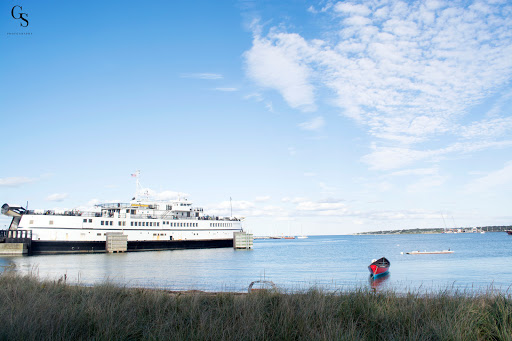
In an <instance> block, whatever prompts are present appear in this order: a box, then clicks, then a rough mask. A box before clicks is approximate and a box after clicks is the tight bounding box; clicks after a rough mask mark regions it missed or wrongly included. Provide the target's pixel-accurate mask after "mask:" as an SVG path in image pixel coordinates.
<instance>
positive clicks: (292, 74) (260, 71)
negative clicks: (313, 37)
mask: <svg viewBox="0 0 512 341" xmlns="http://www.w3.org/2000/svg"><path fill="white" fill-rule="evenodd" d="M305 50H310V48H309V46H308V43H307V42H306V41H305V40H304V39H303V38H302V37H300V36H299V35H297V34H291V35H288V34H284V35H283V34H280V33H276V32H273V33H271V34H269V35H268V36H267V37H260V36H258V35H255V36H254V40H253V46H252V48H251V49H250V50H249V51H247V52H246V53H245V59H246V64H247V73H248V75H249V77H251V78H252V79H254V80H255V81H256V82H257V83H258V84H260V85H261V86H263V87H267V88H272V89H275V90H278V91H279V92H281V94H282V96H283V97H284V99H285V100H286V102H288V104H289V105H290V106H291V107H293V108H302V109H304V110H310V109H311V108H312V107H314V94H313V86H312V85H311V84H310V82H309V78H310V73H311V70H310V67H309V66H308V65H307V63H306V62H305V61H303V60H302V57H303V55H304V53H307V52H306V51H305Z"/></svg>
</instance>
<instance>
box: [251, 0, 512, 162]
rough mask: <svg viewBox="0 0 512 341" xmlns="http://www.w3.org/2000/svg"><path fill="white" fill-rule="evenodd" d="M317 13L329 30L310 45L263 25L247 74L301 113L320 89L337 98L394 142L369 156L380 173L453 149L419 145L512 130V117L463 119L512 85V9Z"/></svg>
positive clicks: (392, 6)
mask: <svg viewBox="0 0 512 341" xmlns="http://www.w3.org/2000/svg"><path fill="white" fill-rule="evenodd" d="M310 11H311V12H313V13H314V15H316V16H321V17H320V18H321V19H323V21H322V23H323V25H322V29H324V30H323V31H321V32H319V33H318V36H317V37H312V38H311V39H305V38H304V37H302V36H301V35H299V34H297V33H287V32H283V29H281V30H280V31H279V30H278V29H277V28H271V29H270V30H269V31H268V33H267V34H262V33H261V31H262V28H261V27H258V28H256V29H255V37H254V40H253V46H252V48H251V49H250V50H249V51H247V52H246V54H245V58H246V62H247V74H248V75H249V77H251V78H252V79H254V80H255V81H256V82H257V83H259V84H260V85H262V86H265V87H268V88H272V89H275V90H277V91H279V92H280V93H281V95H282V96H283V98H284V99H285V101H286V102H287V103H288V104H289V105H290V106H291V107H293V108H301V109H303V108H305V107H309V108H311V107H312V106H313V105H315V104H316V103H315V101H316V99H315V94H316V93H319V92H320V91H322V90H327V91H329V93H331V94H333V96H334V98H333V99H332V100H331V101H329V103H334V104H335V105H336V106H338V107H339V108H340V109H341V110H342V114H343V115H345V116H347V117H350V118H352V119H354V120H356V121H357V122H358V123H360V124H361V126H362V127H366V129H367V131H368V133H369V134H370V136H372V137H373V138H374V139H376V140H377V141H387V142H392V143H394V144H395V145H394V146H393V147H375V148H376V150H374V152H373V153H372V154H371V155H369V156H367V157H366V158H365V161H369V162H368V163H369V164H370V165H372V166H374V165H375V164H376V161H377V159H379V163H380V164H381V165H379V166H375V167H374V168H382V169H393V168H397V167H401V166H407V165H408V164H410V163H411V160H410V159H409V158H412V159H413V160H412V161H414V160H420V159H428V158H430V157H431V156H433V155H434V154H437V153H438V152H439V154H443V153H446V152H449V150H448V149H449V147H450V146H449V147H446V148H439V150H437V151H418V150H415V148H411V146H412V145H414V144H418V143H420V142H424V141H427V140H429V139H430V138H432V137H433V136H437V135H444V134H452V135H454V136H462V137H464V138H467V139H472V138H478V139H487V138H489V137H490V136H492V135H494V134H495V136H498V137H503V136H506V134H507V133H508V132H510V124H511V123H510V117H488V118H487V119H486V120H483V121H480V122H475V123H473V124H470V125H469V126H467V127H465V126H461V125H460V124H459V123H458V122H459V121H460V119H461V117H463V116H464V115H465V114H467V113H468V112H469V110H470V109H471V108H472V107H474V106H475V105H477V104H480V103H481V102H482V101H483V100H484V99H486V98H489V97H490V95H491V94H493V93H494V92H496V91H499V90H500V89H501V88H502V87H504V86H507V84H508V82H509V81H510V79H511V76H512V58H510V56H511V55H512V34H510V32H512V10H511V6H510V5H509V4H508V5H504V4H495V3H486V4H482V3H479V2H475V3H474V4H473V5H471V6H468V5H467V3H466V2H444V1H412V2H401V1H393V0H392V1H385V2H367V1H362V0H361V1H350V2H345V1H344V2H337V3H335V4H334V5H333V6H331V7H327V6H326V9H325V12H319V11H317V10H314V9H313V8H312V9H310ZM318 37H321V38H323V39H324V40H319V39H316V38H318ZM507 114H508V116H510V113H505V115H507ZM495 142H497V143H499V141H495ZM477 143H479V144H480V146H484V145H485V143H483V142H482V141H480V142H477ZM452 144H453V145H455V144H454V143H452ZM488 147H492V145H491V144H489V145H488ZM392 148H394V149H392ZM442 149H446V150H445V151H443V150H442ZM386 156H391V158H392V160H389V161H386V160H385V157H386Z"/></svg>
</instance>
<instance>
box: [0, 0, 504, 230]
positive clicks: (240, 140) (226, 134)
mask: <svg viewBox="0 0 512 341" xmlns="http://www.w3.org/2000/svg"><path fill="white" fill-rule="evenodd" d="M15 5H19V6H22V8H23V10H22V11H23V13H26V15H27V18H28V20H29V26H27V27H21V26H20V20H16V19H14V18H12V16H11V9H12V8H13V7H14V6H15ZM0 8H1V10H2V12H1V13H3V14H2V17H1V19H0V31H1V38H0V48H1V51H2V53H1V57H0V58H1V59H0V60H1V63H0V75H1V76H0V77H1V80H2V81H1V83H0V115H1V119H2V125H1V128H0V129H1V130H0V131H1V141H2V147H3V148H2V149H3V157H2V161H0V165H1V167H0V198H1V199H0V200H2V203H3V202H7V203H9V204H11V205H23V206H24V205H25V204H26V202H27V201H28V202H29V207H30V208H41V209H50V208H66V209H71V208H80V209H86V208H87V207H90V206H92V205H94V204H95V203H100V202H109V201H122V202H127V201H128V200H129V199H130V198H131V197H132V196H133V193H134V190H135V184H134V181H133V178H131V177H130V174H131V173H133V172H135V171H136V170H138V169H140V170H141V183H142V184H143V185H144V186H145V187H147V188H149V189H151V191H152V193H153V194H154V196H155V198H159V199H169V198H172V197H173V196H175V195H176V194H177V193H178V192H179V193H184V194H186V195H187V196H188V197H189V199H190V200H192V201H193V202H194V203H195V204H196V205H197V206H201V207H204V208H205V210H206V211H207V212H209V213H213V214H218V215H229V214H230V204H229V198H230V197H231V198H232V204H233V214H234V215H238V216H244V217H247V219H246V226H247V228H248V229H249V230H251V231H252V232H254V233H256V234H289V233H290V234H300V233H301V231H302V232H303V233H304V234H345V233H354V232H362V231H371V230H380V229H397V228H426V227H443V226H444V223H443V217H445V221H446V226H448V227H454V226H488V225H510V224H512V213H511V211H510V202H511V201H510V200H511V198H512V135H511V133H512V115H511V114H512V112H511V110H512V109H511V108H512V87H511V81H512V58H511V57H510V56H511V55H512V4H511V3H510V2H509V1H485V2H479V1H411V2H401V1H393V0H390V1H319V2H306V1H279V2H264V1H221V2H213V1H190V2H166V1H154V2H151V3H143V2H135V1H123V2H113V1H106V2H99V1H88V2H64V1H29V0H20V1H12V0H9V1H7V0H2V2H1V7H0ZM16 10H18V9H16ZM19 12H21V11H18V12H17V13H19ZM13 33H18V34H13ZM19 33H31V34H29V35H21V34H19ZM7 223H8V220H7V219H5V218H0V226H2V227H3V226H4V225H6V224H7Z"/></svg>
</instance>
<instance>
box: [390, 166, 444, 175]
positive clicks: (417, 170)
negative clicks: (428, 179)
mask: <svg viewBox="0 0 512 341" xmlns="http://www.w3.org/2000/svg"><path fill="white" fill-rule="evenodd" d="M438 172H439V169H438V168H437V167H431V168H415V169H404V170H401V171H398V172H393V173H391V175H394V176H407V175H436V174H438Z"/></svg>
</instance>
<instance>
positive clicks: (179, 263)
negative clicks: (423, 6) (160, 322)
mask: <svg viewBox="0 0 512 341" xmlns="http://www.w3.org/2000/svg"><path fill="white" fill-rule="evenodd" d="M511 246H512V236H508V235H507V234H506V233H503V232H496V233H486V234H476V233H475V234H436V235H388V236H386V235H381V236H314V237H309V238H308V239H295V240H284V239H283V240H256V241H255V243H254V249H253V250H233V249H231V248H226V249H207V250H179V251H158V252H137V253H134V252H132V253H120V254H80V255H49V256H30V257H27V256H24V257H1V256H0V270H1V269H2V267H6V266H9V265H11V266H12V265H14V266H15V270H16V271H19V272H22V273H33V274H36V275H38V276H39V277H42V278H52V279H58V278H60V277H62V276H63V275H64V274H65V275H66V276H67V281H68V282H72V283H81V284H84V285H92V284H96V283H102V282H105V281H106V280H109V281H112V282H114V283H119V284H121V285H126V286H138V287H152V288H161V289H168V290H191V289H195V290H205V291H246V290H247V287H248V286H249V284H250V283H251V282H252V281H255V280H261V279H266V280H270V281H273V282H274V283H275V284H276V285H277V286H278V287H279V288H281V289H284V290H287V291H295V290H305V289H308V288H310V287H312V286H316V287H321V288H323V289H326V290H347V289H353V288H356V287H357V288H360V287H370V286H371V285H372V283H371V281H370V280H369V272H368V269H367V267H368V265H369V263H370V262H371V260H372V259H373V258H380V257H382V256H385V257H386V258H388V259H389V260H390V262H391V268H390V275H389V276H386V277H385V278H384V279H382V280H381V281H380V282H379V283H373V285H375V286H378V288H379V289H393V290H396V291H406V290H412V291H418V290H419V291H424V290H426V291H432V290H434V291H437V290H440V289H441V290H442V289H447V288H456V289H463V290H471V291H485V290H487V289H489V288H490V287H491V286H492V287H493V288H494V289H497V290H501V291H508V292H509V293H510V292H511V291H512V288H511V287H510V286H511V285H512V266H511V261H512V247H511ZM446 249H451V250H453V251H455V253H454V254H445V255H406V254H405V252H407V251H414V250H420V251H423V250H429V251H432V250H446ZM401 252H404V254H401Z"/></svg>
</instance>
